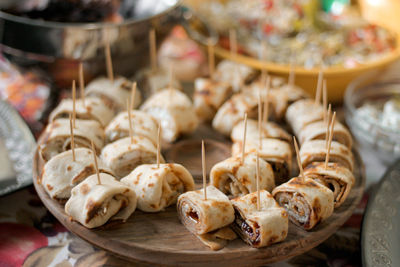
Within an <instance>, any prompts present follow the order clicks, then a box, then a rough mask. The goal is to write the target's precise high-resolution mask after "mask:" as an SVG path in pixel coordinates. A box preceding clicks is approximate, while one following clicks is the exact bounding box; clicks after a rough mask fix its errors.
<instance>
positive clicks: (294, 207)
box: [272, 177, 334, 230]
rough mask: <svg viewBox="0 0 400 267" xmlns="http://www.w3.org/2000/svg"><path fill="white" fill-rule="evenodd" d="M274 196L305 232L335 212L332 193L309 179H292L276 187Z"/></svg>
mask: <svg viewBox="0 0 400 267" xmlns="http://www.w3.org/2000/svg"><path fill="white" fill-rule="evenodd" d="M272 195H273V196H274V198H275V199H276V201H277V202H278V204H279V205H280V206H281V207H284V208H285V209H286V210H287V212H288V213H289V219H290V220H291V221H292V222H293V223H295V224H297V225H299V226H301V227H303V228H304V229H305V230H310V229H312V228H313V227H314V226H315V225H316V224H317V223H319V222H321V221H323V220H325V219H327V218H328V217H329V216H331V215H332V212H333V199H334V198H333V193H332V191H331V190H329V189H328V188H327V187H326V186H323V185H321V184H320V183H317V182H316V181H314V180H313V179H311V178H308V177H306V178H304V179H303V178H300V177H295V178H292V179H290V181H289V182H287V183H284V184H281V185H280V186H278V187H276V188H275V189H274V191H272Z"/></svg>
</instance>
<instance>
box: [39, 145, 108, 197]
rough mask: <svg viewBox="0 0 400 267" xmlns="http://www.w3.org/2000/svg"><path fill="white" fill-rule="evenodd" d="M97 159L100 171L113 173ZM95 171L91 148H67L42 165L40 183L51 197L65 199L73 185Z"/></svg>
mask: <svg viewBox="0 0 400 267" xmlns="http://www.w3.org/2000/svg"><path fill="white" fill-rule="evenodd" d="M73 153H75V155H73ZM74 157H75V159H74ZM96 157H97V156H96ZM97 161H98V163H99V165H98V168H99V172H100V173H108V174H111V175H112V174H113V172H112V171H111V169H109V168H108V167H107V166H106V165H105V164H104V163H103V162H102V161H101V160H100V159H99V158H98V159H97ZM95 173H96V169H95V166H94V163H93V152H92V150H90V149H88V148H84V147H81V148H75V151H74V152H73V151H72V150H68V151H65V152H62V153H60V154H58V155H56V156H54V157H52V158H51V159H50V160H49V161H48V162H47V163H46V164H45V165H44V168H43V172H42V177H41V181H40V183H41V184H42V185H43V187H44V189H45V190H46V192H47V193H48V194H49V196H50V197H51V198H54V199H57V200H65V199H68V198H69V197H70V196H71V190H72V188H73V187H75V186H76V185H77V184H79V183H80V182H82V181H83V180H85V179H86V178H87V177H89V176H91V175H92V174H95Z"/></svg>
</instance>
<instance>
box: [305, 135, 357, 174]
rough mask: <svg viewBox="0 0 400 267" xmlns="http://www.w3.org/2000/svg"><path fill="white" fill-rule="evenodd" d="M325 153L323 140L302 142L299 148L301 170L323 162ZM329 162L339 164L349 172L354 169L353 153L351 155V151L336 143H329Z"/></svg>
mask: <svg viewBox="0 0 400 267" xmlns="http://www.w3.org/2000/svg"><path fill="white" fill-rule="evenodd" d="M326 151H327V149H326V141H325V140H310V141H306V142H304V144H303V145H302V146H301V148H300V159H301V164H302V165H303V168H304V169H305V168H306V167H307V166H308V165H310V164H311V163H313V162H325V157H326ZM329 162H336V163H339V164H340V165H342V166H344V167H346V168H348V169H349V170H350V171H353V169H354V157H353V153H351V150H350V149H348V148H347V147H346V146H345V145H342V144H340V143H338V142H336V141H332V143H331V149H330V152H329Z"/></svg>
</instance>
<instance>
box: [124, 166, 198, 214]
mask: <svg viewBox="0 0 400 267" xmlns="http://www.w3.org/2000/svg"><path fill="white" fill-rule="evenodd" d="M121 182H122V183H124V184H126V185H127V186H129V187H130V188H131V189H132V190H134V191H135V192H136V195H137V198H138V200H137V201H138V203H137V208H138V209H139V210H141V211H144V212H159V211H163V210H164V209H165V208H167V207H169V206H171V205H173V204H175V203H176V200H177V199H178V196H179V195H181V194H182V193H184V192H187V191H192V190H194V180H193V177H192V175H191V174H190V173H189V172H188V171H187V169H186V168H185V167H183V166H182V165H180V164H176V163H166V164H160V165H159V166H157V164H143V165H140V166H138V167H136V169H134V170H133V171H132V172H131V173H130V174H128V175H127V176H126V177H124V178H122V179H121Z"/></svg>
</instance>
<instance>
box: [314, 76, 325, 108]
mask: <svg viewBox="0 0 400 267" xmlns="http://www.w3.org/2000/svg"><path fill="white" fill-rule="evenodd" d="M323 75H324V74H323V72H322V69H320V70H319V73H318V81H317V91H316V93H315V104H319V103H321V89H322V79H323Z"/></svg>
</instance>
